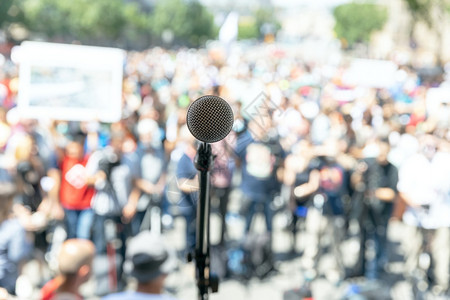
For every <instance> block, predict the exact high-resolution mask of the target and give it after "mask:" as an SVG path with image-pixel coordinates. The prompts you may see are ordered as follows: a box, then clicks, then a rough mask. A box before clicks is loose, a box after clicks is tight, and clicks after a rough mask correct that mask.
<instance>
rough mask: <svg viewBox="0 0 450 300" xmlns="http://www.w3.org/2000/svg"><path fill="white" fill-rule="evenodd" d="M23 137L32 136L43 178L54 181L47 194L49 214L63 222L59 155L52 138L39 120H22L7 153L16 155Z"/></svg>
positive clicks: (9, 143) (10, 141)
mask: <svg viewBox="0 0 450 300" xmlns="http://www.w3.org/2000/svg"><path fill="white" fill-rule="evenodd" d="M23 136H30V137H31V138H32V140H33V153H34V154H35V155H36V158H37V160H39V162H40V163H41V164H42V168H43V176H46V177H48V178H50V179H51V180H52V185H51V188H50V189H49V191H48V192H47V199H46V200H47V201H48V203H47V204H48V205H46V207H48V212H49V214H50V218H51V219H55V220H62V219H63V217H64V210H63V209H62V207H61V205H60V202H59V197H58V196H59V195H58V193H59V183H60V181H59V179H60V173H59V168H58V160H57V153H56V147H55V144H54V141H53V139H52V136H51V135H50V134H49V132H48V131H47V130H46V128H45V127H44V126H42V125H41V124H39V122H38V121H37V120H32V119H22V120H20V122H19V124H18V126H17V128H16V130H15V131H14V132H13V134H12V136H11V138H10V139H9V141H8V145H7V148H6V152H8V153H15V152H16V147H17V145H18V143H20V141H21V140H22V138H23Z"/></svg>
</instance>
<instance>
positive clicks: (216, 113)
mask: <svg viewBox="0 0 450 300" xmlns="http://www.w3.org/2000/svg"><path fill="white" fill-rule="evenodd" d="M186 122H187V126H188V128H189V131H190V132H191V133H192V135H193V136H194V137H195V138H196V139H197V140H199V141H202V142H205V143H214V142H218V141H220V140H222V139H224V138H225V137H226V136H227V135H228V134H229V133H230V131H231V129H232V127H233V122H234V115H233V110H232V109H231V107H230V105H229V104H228V103H227V102H226V101H225V100H223V99H222V98H220V97H217V96H210V95H207V96H202V97H200V98H198V99H197V100H195V101H194V102H192V103H191V105H190V106H189V108H188V112H187V119H186Z"/></svg>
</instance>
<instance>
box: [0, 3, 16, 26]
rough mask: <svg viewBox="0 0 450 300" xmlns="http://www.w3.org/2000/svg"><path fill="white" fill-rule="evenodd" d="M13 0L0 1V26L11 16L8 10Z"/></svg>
mask: <svg viewBox="0 0 450 300" xmlns="http://www.w3.org/2000/svg"><path fill="white" fill-rule="evenodd" d="M13 1H14V0H2V1H0V28H2V26H3V24H4V23H5V22H7V21H8V20H9V19H10V18H11V16H10V12H9V10H10V8H11V6H12V4H13Z"/></svg>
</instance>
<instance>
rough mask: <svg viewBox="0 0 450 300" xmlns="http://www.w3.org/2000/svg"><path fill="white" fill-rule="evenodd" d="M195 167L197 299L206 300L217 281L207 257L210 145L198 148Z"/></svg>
mask: <svg viewBox="0 0 450 300" xmlns="http://www.w3.org/2000/svg"><path fill="white" fill-rule="evenodd" d="M194 163H195V167H196V169H197V170H198V171H199V175H200V176H199V184H200V189H199V197H198V202H197V220H196V243H195V256H194V258H195V267H196V277H197V287H198V298H199V299H200V300H207V299H208V294H209V289H210V288H211V290H212V292H216V291H217V289H218V284H219V282H218V279H217V277H216V276H214V275H213V274H212V273H211V271H210V268H209V267H210V257H209V215H210V202H211V201H210V194H209V170H210V168H211V163H212V151H211V145H210V144H207V143H202V144H200V146H199V147H198V151H197V156H196V157H195V161H194Z"/></svg>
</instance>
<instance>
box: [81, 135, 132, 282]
mask: <svg viewBox="0 0 450 300" xmlns="http://www.w3.org/2000/svg"><path fill="white" fill-rule="evenodd" d="M125 141H126V135H125V132H124V131H123V130H122V129H121V128H120V127H119V128H117V127H116V128H115V129H114V128H113V129H112V131H111V138H110V142H109V145H108V147H106V148H105V149H103V150H99V151H98V152H96V153H93V154H92V155H91V158H90V160H89V162H88V164H87V166H86V168H87V171H88V173H89V174H94V177H95V183H94V187H95V189H96V192H95V194H94V197H93V199H92V208H93V210H94V213H95V215H94V223H93V241H94V244H95V248H96V252H97V254H108V255H113V256H114V257H115V255H116V254H119V255H120V256H121V257H122V258H123V257H125V251H126V250H125V247H126V240H127V238H128V237H130V236H131V234H132V232H131V224H130V222H131V221H132V219H133V217H134V216H135V214H136V210H137V203H138V200H139V195H140V192H139V189H138V188H137V187H136V179H137V178H138V174H137V170H138V168H137V166H136V160H135V159H134V157H133V156H132V155H129V153H125V152H124V147H125ZM115 239H119V240H120V241H121V243H120V246H119V249H118V250H117V249H116V248H115V246H114V244H113V241H114V240H115ZM116 273H117V276H113V277H116V279H117V283H118V284H119V285H118V288H119V290H120V289H121V288H123V287H124V286H123V284H124V279H123V278H122V274H123V269H122V264H118V265H117V272H116ZM114 281H115V280H114ZM113 285H116V283H115V282H114V283H113ZM113 288H116V287H113Z"/></svg>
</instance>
